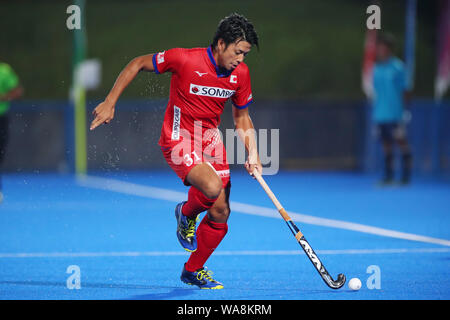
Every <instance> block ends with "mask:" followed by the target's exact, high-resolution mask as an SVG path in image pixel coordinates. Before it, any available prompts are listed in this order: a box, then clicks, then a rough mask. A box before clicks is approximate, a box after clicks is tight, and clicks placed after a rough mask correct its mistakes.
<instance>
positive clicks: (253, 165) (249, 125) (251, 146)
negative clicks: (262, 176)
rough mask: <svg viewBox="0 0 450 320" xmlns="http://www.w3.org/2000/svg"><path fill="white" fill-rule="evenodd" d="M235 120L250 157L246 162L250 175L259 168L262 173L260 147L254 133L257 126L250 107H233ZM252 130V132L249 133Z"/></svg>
mask: <svg viewBox="0 0 450 320" xmlns="http://www.w3.org/2000/svg"><path fill="white" fill-rule="evenodd" d="M233 120H234V126H235V128H236V130H237V131H238V134H239V137H240V138H241V140H242V142H243V143H244V145H245V148H246V150H247V152H248V159H247V161H246V163H245V169H247V171H248V173H250V175H252V174H253V171H254V170H255V169H256V170H258V172H259V173H262V165H261V160H260V159H259V155H258V148H257V144H256V139H255V135H254V129H255V128H254V126H253V122H252V119H251V118H250V115H249V113H248V109H247V108H245V109H238V108H236V107H233ZM250 132H252V133H251V134H248V133H250Z"/></svg>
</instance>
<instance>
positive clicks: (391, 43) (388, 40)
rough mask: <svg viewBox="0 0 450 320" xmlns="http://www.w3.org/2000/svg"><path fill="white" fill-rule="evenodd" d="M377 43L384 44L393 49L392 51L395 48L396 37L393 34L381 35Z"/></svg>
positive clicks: (378, 36)
mask: <svg viewBox="0 0 450 320" xmlns="http://www.w3.org/2000/svg"><path fill="white" fill-rule="evenodd" d="M377 42H378V43H382V44H384V45H385V46H386V47H388V48H389V49H391V51H393V50H394V48H395V42H396V40H395V37H394V35H393V34H391V33H380V34H378V35H377Z"/></svg>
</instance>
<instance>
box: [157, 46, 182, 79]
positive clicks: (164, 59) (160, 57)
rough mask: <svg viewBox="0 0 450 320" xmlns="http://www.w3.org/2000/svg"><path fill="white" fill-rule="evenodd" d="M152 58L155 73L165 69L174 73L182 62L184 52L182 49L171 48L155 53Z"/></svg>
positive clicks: (162, 71)
mask: <svg viewBox="0 0 450 320" xmlns="http://www.w3.org/2000/svg"><path fill="white" fill-rule="evenodd" d="M152 60H153V67H154V68H155V73H156V74H160V73H164V72H167V71H169V72H172V73H176V72H177V71H178V70H180V68H181V67H182V66H183V64H184V61H185V54H184V51H183V49H181V48H173V49H169V50H166V51H162V52H157V53H155V54H154V55H153V58H152Z"/></svg>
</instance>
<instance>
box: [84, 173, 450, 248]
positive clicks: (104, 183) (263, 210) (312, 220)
mask: <svg viewBox="0 0 450 320" xmlns="http://www.w3.org/2000/svg"><path fill="white" fill-rule="evenodd" d="M77 183H78V184H79V185H80V186H83V187H88V188H94V189H101V190H108V191H113V192H119V193H123V194H129V195H134V196H140V197H145V198H152V199H159V200H166V201H171V202H176V203H178V202H181V201H184V200H186V198H187V194H186V193H185V192H179V191H173V190H169V189H163V188H156V187H151V186H145V185H139V184H135V183H130V182H125V181H120V180H116V179H109V178H101V177H94V176H88V175H86V176H80V177H77ZM230 207H231V210H232V211H235V212H240V213H245V214H251V215H257V216H263V217H270V218H279V219H281V217H280V215H279V213H278V211H277V210H276V209H272V208H267V207H261V206H255V205H250V204H246V203H241V202H236V201H230ZM288 213H289V215H290V216H291V218H292V220H293V221H296V222H301V223H307V224H312V225H318V226H324V227H330V228H338V229H344V230H352V231H357V232H362V233H368V234H374V235H379V236H384V237H389V238H397V239H403V240H411V241H419V242H424V243H433V244H439V245H443V246H447V247H450V240H446V239H439V238H432V237H427V236H421V235H417V234H413V233H406V232H400V231H395V230H389V229H383V228H379V227H373V226H368V225H364V224H359V223H354V222H348V221H342V220H334V219H326V218H320V217H315V216H310V215H305V214H301V213H296V212H291V211H288Z"/></svg>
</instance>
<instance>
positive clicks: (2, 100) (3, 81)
mask: <svg viewBox="0 0 450 320" xmlns="http://www.w3.org/2000/svg"><path fill="white" fill-rule="evenodd" d="M22 94H23V89H22V86H21V85H20V84H19V78H18V77H17V75H16V74H15V72H14V71H13V69H12V68H11V67H10V66H9V65H8V64H6V63H4V62H1V61H0V202H2V200H3V194H2V181H1V167H2V163H3V159H4V157H5V151H6V145H7V143H8V125H9V118H8V110H9V102H10V101H11V100H14V99H17V98H20V97H21V96H22Z"/></svg>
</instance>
